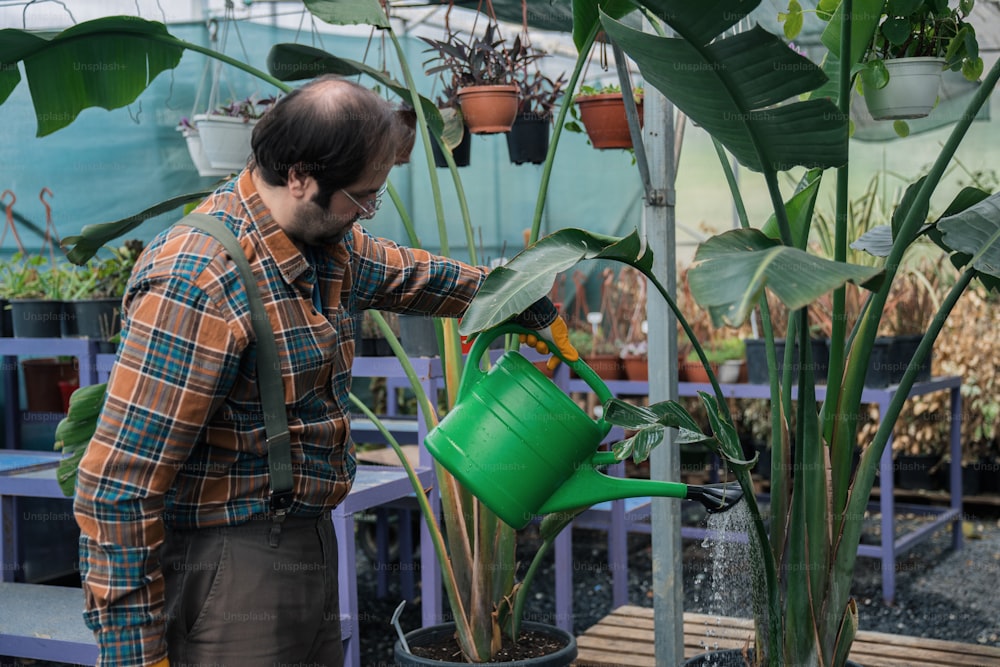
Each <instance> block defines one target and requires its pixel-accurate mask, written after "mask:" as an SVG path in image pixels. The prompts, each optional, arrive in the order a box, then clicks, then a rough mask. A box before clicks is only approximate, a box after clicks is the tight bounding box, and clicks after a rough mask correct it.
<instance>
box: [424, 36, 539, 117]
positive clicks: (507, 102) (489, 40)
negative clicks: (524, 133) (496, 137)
mask: <svg viewBox="0 0 1000 667" xmlns="http://www.w3.org/2000/svg"><path fill="white" fill-rule="evenodd" d="M421 39H422V40H424V41H425V42H426V43H427V44H429V45H430V47H431V48H430V49H428V51H433V52H436V53H437V56H436V57H434V58H432V59H431V60H430V61H428V62H429V63H435V62H436V63H438V64H436V65H433V66H432V67H430V68H429V69H427V70H426V73H427V74H438V73H442V72H449V73H450V75H451V81H452V86H453V88H454V91H455V93H454V94H455V97H456V98H457V99H458V104H459V107H460V108H461V110H462V116H463V117H464V118H465V123H466V125H468V127H469V131H470V132H472V133H473V134H496V133H499V132H507V131H508V130H510V127H511V125H513V123H514V117H515V116H517V108H518V100H517V95H518V87H517V86H516V85H515V84H514V67H515V64H514V58H515V54H519V53H520V52H521V41H520V37H517V38H515V40H514V45H513V47H512V48H511V49H507V48H506V47H505V46H504V39H503V38H501V37H499V36H498V28H497V25H496V23H494V22H492V21H491V22H490V23H489V24H488V25H487V26H486V30H485V32H484V34H483V36H482V37H476V36H474V35H473V37H472V40H471V41H470V42H466V41H464V40H463V39H462V38H461V37H459V36H458V34H457V33H454V32H451V33H449V35H448V37H447V38H446V39H444V40H436V39H430V38H428V37H421ZM523 57H524V56H521V58H522V59H523Z"/></svg>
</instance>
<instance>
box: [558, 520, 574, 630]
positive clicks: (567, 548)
mask: <svg viewBox="0 0 1000 667" xmlns="http://www.w3.org/2000/svg"><path fill="white" fill-rule="evenodd" d="M555 552H556V626H557V627H559V628H562V629H563V630H565V631H567V632H573V526H572V524H570V525H569V526H566V528H565V529H564V530H563V531H562V532H561V533H559V535H557V536H556V542H555Z"/></svg>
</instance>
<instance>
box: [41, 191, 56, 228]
mask: <svg viewBox="0 0 1000 667" xmlns="http://www.w3.org/2000/svg"><path fill="white" fill-rule="evenodd" d="M46 194H48V195H49V196H50V197H54V196H55V195H53V194H52V190H49V188H48V186H46V187H44V188H42V191H41V192H39V193H38V199H39V200H40V201H41V202H42V206H44V207H45V224H46V226H48V224H49V223H50V222H52V206H50V205H49V203H48V202H47V201H45V195H46Z"/></svg>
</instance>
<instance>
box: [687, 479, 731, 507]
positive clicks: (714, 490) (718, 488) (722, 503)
mask: <svg viewBox="0 0 1000 667" xmlns="http://www.w3.org/2000/svg"><path fill="white" fill-rule="evenodd" d="M687 499H688V500H697V501H698V502H700V503H701V504H702V505H704V506H705V509H706V510H707V511H708V513H709V514H719V513H721V512H725V511H726V510H730V509H732V508H733V507H735V506H736V505H737V504H738V503H739V502H740V501H741V500H743V489H742V488H740V485H739V484H737V483H736V482H728V483H725V484H706V485H701V486H699V485H696V484H689V485H688V490H687Z"/></svg>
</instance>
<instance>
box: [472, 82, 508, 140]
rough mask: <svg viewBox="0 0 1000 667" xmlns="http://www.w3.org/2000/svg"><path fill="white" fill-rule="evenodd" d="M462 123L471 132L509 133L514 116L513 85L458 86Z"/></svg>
mask: <svg viewBox="0 0 1000 667" xmlns="http://www.w3.org/2000/svg"><path fill="white" fill-rule="evenodd" d="M458 102H459V104H460V105H461V106H462V115H463V116H464V117H465V124H466V125H468V126H469V131H470V132H472V133H473V134H499V133H501V132H509V131H510V127H511V125H513V124H514V118H515V117H516V116H517V86H515V85H496V86H468V87H465V88H459V89H458Z"/></svg>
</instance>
